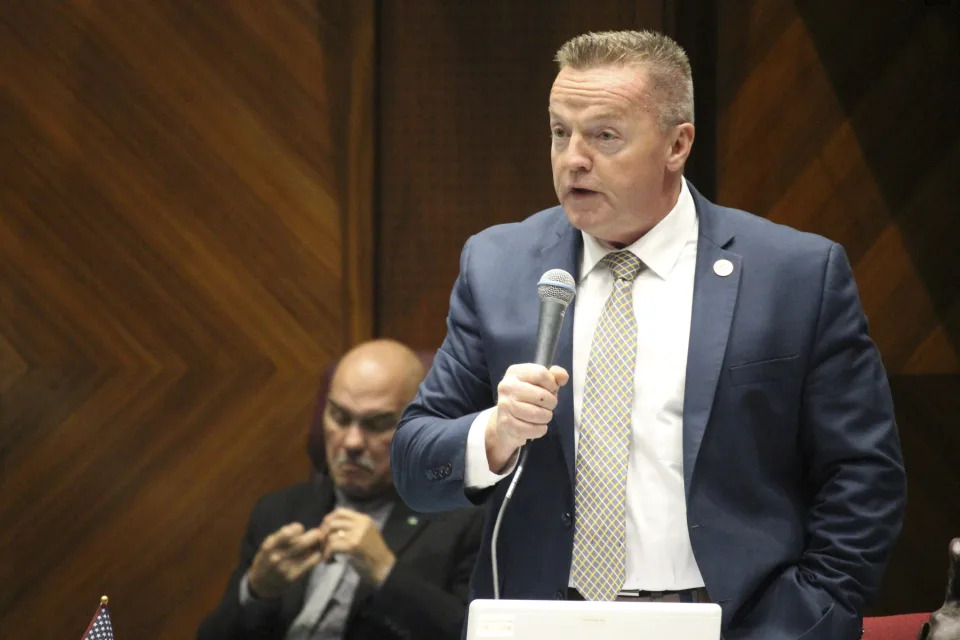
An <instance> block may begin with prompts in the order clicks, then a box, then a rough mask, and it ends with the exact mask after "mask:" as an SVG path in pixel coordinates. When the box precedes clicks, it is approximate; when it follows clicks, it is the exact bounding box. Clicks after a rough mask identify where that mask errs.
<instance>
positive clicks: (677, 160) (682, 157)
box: [667, 122, 695, 172]
mask: <svg viewBox="0 0 960 640" xmlns="http://www.w3.org/2000/svg"><path fill="white" fill-rule="evenodd" d="M694 133H695V129H694V128H693V124H692V123H690V122H684V123H683V124H679V125H677V126H675V127H674V128H673V130H672V131H671V132H670V148H669V149H668V150H667V169H669V170H670V171H672V172H679V171H683V165H685V164H686V163H687V158H688V157H690V150H691V149H693V136H694Z"/></svg>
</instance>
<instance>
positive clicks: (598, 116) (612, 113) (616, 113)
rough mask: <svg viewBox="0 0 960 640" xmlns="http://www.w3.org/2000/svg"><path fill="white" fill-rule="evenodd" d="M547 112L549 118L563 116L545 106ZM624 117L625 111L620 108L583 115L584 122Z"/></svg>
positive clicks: (558, 118)
mask: <svg viewBox="0 0 960 640" xmlns="http://www.w3.org/2000/svg"><path fill="white" fill-rule="evenodd" d="M547 114H548V115H549V116H550V118H551V119H557V120H563V119H564V118H563V116H561V115H560V114H558V113H557V112H556V111H554V110H553V109H552V108H550V107H547ZM623 117H625V113H624V112H623V111H622V110H620V109H603V110H602V111H597V112H595V113H591V114H589V115H586V116H583V120H585V121H586V122H591V123H592V122H596V121H598V120H619V119H622V118H623Z"/></svg>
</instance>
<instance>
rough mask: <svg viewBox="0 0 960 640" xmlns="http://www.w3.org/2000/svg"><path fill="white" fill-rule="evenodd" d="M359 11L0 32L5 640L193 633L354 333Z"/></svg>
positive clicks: (363, 139)
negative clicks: (93, 630)
mask: <svg viewBox="0 0 960 640" xmlns="http://www.w3.org/2000/svg"><path fill="white" fill-rule="evenodd" d="M372 7H373V3H372V2H348V1H347V0H342V1H334V2H322V3H321V2H312V1H307V0H283V1H281V2H270V3H266V2H260V1H259V0H237V1H231V2H229V3H226V2H187V1H183V2H181V1H172V2H163V3H160V2H142V3H129V2H121V1H119V0H105V1H103V2H99V1H98V2H80V1H77V2H58V1H53V0H39V1H33V0H15V1H12V2H6V3H4V7H3V11H2V12H0V42H2V43H3V55H2V56H0V261H2V263H3V268H2V270H0V301H2V312H0V412H2V413H0V425H2V436H0V490H2V492H0V637H2V638H52V637H66V638H69V637H79V635H80V634H81V633H82V631H83V629H84V628H85V626H86V623H87V621H88V620H89V617H90V615H91V614H92V613H93V611H94V609H95V607H96V604H97V602H98V598H99V597H100V595H101V594H102V593H106V594H108V595H109V596H110V599H111V605H112V607H111V608H112V613H113V618H114V626H115V630H116V633H117V637H118V638H122V639H123V640H135V639H137V638H171V639H172V638H176V639H182V638H188V637H192V636H193V635H194V633H195V629H196V626H197V624H198V622H199V620H200V619H201V617H202V616H203V615H204V613H206V612H207V611H208V610H210V609H212V607H213V606H214V605H215V603H216V602H217V601H218V599H219V597H220V594H221V593H222V590H223V588H224V585H225V584H226V578H227V575H228V572H229V570H230V568H231V567H232V565H233V563H234V561H235V557H236V552H237V549H238V545H239V538H240V535H241V533H242V531H243V527H244V524H245V520H246V517H247V516H248V514H249V511H250V508H251V507H252V504H253V502H254V500H255V499H256V498H257V497H258V496H259V495H260V494H261V493H263V492H265V491H267V490H270V489H275V488H279V487H280V486H283V485H285V484H288V483H290V482H293V481H296V480H300V479H302V478H304V477H306V475H307V473H308V461H307V457H306V455H305V450H304V443H305V435H306V428H307V425H308V424H309V421H310V415H311V410H312V402H313V397H314V394H315V392H316V383H317V380H318V376H319V373H320V372H321V371H322V369H323V368H324V367H325V366H326V365H327V364H328V363H329V362H330V361H331V360H332V359H333V358H334V357H335V356H336V355H337V354H339V353H340V352H341V351H342V350H343V349H344V348H345V347H346V346H347V345H349V344H351V343H353V342H356V341H358V340H359V339H362V338H365V337H368V336H369V334H370V326H371V320H372V312H371V305H372V297H371V291H372V289H371V286H372V285H371V284H370V283H371V274H372V254H371V247H372V230H371V223H370V220H371V208H372V205H371V203H372V195H371V194H372V189H371V187H372V156H371V150H372V138H371V134H372V111H371V109H372V95H373V94H372V89H373V82H372V79H373V75H372V74H373V70H372V53H373V24H374V21H373V14H372Z"/></svg>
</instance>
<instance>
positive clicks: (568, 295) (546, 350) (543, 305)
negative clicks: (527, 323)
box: [490, 269, 577, 600]
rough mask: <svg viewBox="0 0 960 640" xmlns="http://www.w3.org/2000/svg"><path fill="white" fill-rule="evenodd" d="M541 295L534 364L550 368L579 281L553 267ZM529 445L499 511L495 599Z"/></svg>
mask: <svg viewBox="0 0 960 640" xmlns="http://www.w3.org/2000/svg"><path fill="white" fill-rule="evenodd" d="M537 294H538V295H539V296H540V322H539V324H538V325H537V349H536V353H535V355H534V356H533V362H534V364H539V365H543V366H544V367H549V366H550V365H552V364H553V356H554V355H555V354H556V352H557V341H558V340H559V339H560V329H561V327H563V316H564V314H565V313H566V311H567V306H569V305H570V302H571V301H572V300H573V297H574V296H575V295H577V287H576V283H575V282H574V280H573V276H571V275H570V274H569V273H567V272H566V271H564V270H563V269H551V270H550V271H547V272H546V273H545V274H543V275H542V276H540V282H538V283H537ZM527 446H528V445H525V446H523V447H520V454H519V457H518V458H517V468H516V470H514V472H513V478H512V479H511V480H510V486H508V487H507V492H506V493H505V494H504V495H503V502H501V503H500V509H499V510H498V511H497V519H496V521H494V523H493V533H492V535H491V537H490V564H491V568H492V570H493V576H492V577H493V598H494V600H499V599H500V574H499V572H498V570H497V569H498V566H497V540H498V539H499V537H500V523H501V522H502V521H503V514H504V512H505V511H506V509H507V505H508V504H509V503H510V498H512V497H513V490H514V489H516V487H517V481H518V480H520V476H521V475H522V474H523V467H524V466H525V465H526V463H527V452H528V448H527Z"/></svg>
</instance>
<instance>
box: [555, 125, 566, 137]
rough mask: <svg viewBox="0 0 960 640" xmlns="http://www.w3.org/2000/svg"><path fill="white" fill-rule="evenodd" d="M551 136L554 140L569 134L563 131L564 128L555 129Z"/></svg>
mask: <svg viewBox="0 0 960 640" xmlns="http://www.w3.org/2000/svg"><path fill="white" fill-rule="evenodd" d="M551 134H552V135H553V137H554V138H562V137H564V136H565V135H567V132H566V131H564V130H563V127H554V128H553V129H551Z"/></svg>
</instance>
